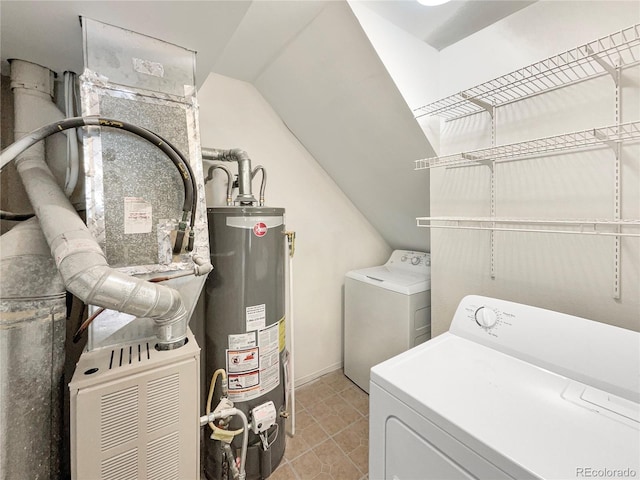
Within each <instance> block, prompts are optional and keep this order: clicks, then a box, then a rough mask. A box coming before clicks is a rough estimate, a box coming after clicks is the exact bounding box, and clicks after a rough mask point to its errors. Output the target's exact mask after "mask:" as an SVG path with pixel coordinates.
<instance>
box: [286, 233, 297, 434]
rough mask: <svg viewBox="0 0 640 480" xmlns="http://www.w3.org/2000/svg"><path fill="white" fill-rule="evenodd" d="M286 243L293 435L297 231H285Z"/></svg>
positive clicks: (292, 428)
mask: <svg viewBox="0 0 640 480" xmlns="http://www.w3.org/2000/svg"><path fill="white" fill-rule="evenodd" d="M284 235H285V239H286V240H285V244H286V246H287V249H288V250H289V262H288V264H289V331H290V332H291V339H290V340H289V345H291V359H290V360H289V372H290V375H291V436H292V437H293V436H295V434H296V381H295V369H294V363H295V361H294V360H295V344H294V322H293V254H294V253H295V249H296V232H291V231H287V232H284Z"/></svg>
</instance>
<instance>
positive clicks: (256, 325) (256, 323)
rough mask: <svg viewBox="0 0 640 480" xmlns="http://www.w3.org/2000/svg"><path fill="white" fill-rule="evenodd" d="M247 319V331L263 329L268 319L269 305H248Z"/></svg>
mask: <svg viewBox="0 0 640 480" xmlns="http://www.w3.org/2000/svg"><path fill="white" fill-rule="evenodd" d="M246 320H247V328H246V330H247V332H251V331H253V330H262V329H263V328H264V327H265V324H266V321H267V306H266V305H265V304H264V303H263V304H261V305H252V306H250V307H247V317H246Z"/></svg>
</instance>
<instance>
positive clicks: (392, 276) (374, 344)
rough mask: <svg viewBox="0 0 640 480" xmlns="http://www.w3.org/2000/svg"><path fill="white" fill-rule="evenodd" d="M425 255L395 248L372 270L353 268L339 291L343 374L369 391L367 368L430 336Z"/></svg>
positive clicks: (426, 256)
mask: <svg viewBox="0 0 640 480" xmlns="http://www.w3.org/2000/svg"><path fill="white" fill-rule="evenodd" d="M430 263H431V262H430V255H429V254H428V253H423V252H414V251H408V250H395V251H394V252H393V253H392V254H391V256H390V257H389V260H388V261H387V262H386V263H385V264H384V265H380V266H376V267H370V268H364V269H360V270H352V271H350V272H348V273H347V274H346V278H345V287H344V290H345V292H344V373H345V375H346V376H347V377H349V378H350V379H351V380H352V381H353V382H354V383H355V384H356V385H358V386H359V387H360V388H361V389H363V390H364V391H365V392H367V393H368V392H369V370H370V369H371V367H372V366H374V365H376V364H378V363H380V362H383V361H384V360H387V359H389V358H391V357H393V356H395V355H397V354H398V353H401V352H404V351H405V350H408V349H409V348H412V347H414V346H416V345H419V344H420V343H423V342H425V341H426V340H428V339H429V338H430V336H431V307H430V305H431V295H430V293H431V291H430V290H431V276H430Z"/></svg>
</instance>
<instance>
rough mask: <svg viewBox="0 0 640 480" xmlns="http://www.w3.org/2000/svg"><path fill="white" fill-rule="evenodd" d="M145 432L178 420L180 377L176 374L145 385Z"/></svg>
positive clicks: (153, 430)
mask: <svg viewBox="0 0 640 480" xmlns="http://www.w3.org/2000/svg"><path fill="white" fill-rule="evenodd" d="M147 398H148V407H147V432H148V433H152V432H155V431H156V430H159V429H160V428H162V427H166V426H169V425H172V424H174V423H178V421H179V420H180V377H179V376H178V374H177V373H174V374H173V375H169V376H167V377H162V378H159V379H157V380H152V381H150V382H148V383H147Z"/></svg>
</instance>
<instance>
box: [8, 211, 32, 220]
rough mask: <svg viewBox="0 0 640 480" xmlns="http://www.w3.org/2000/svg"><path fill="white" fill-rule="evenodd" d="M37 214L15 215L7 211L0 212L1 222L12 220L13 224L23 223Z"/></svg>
mask: <svg viewBox="0 0 640 480" xmlns="http://www.w3.org/2000/svg"><path fill="white" fill-rule="evenodd" d="M34 216H35V213H13V212H7V211H6V210H0V220H11V221H13V222H22V221H23V220H29V219H30V218H31V217H34Z"/></svg>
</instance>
